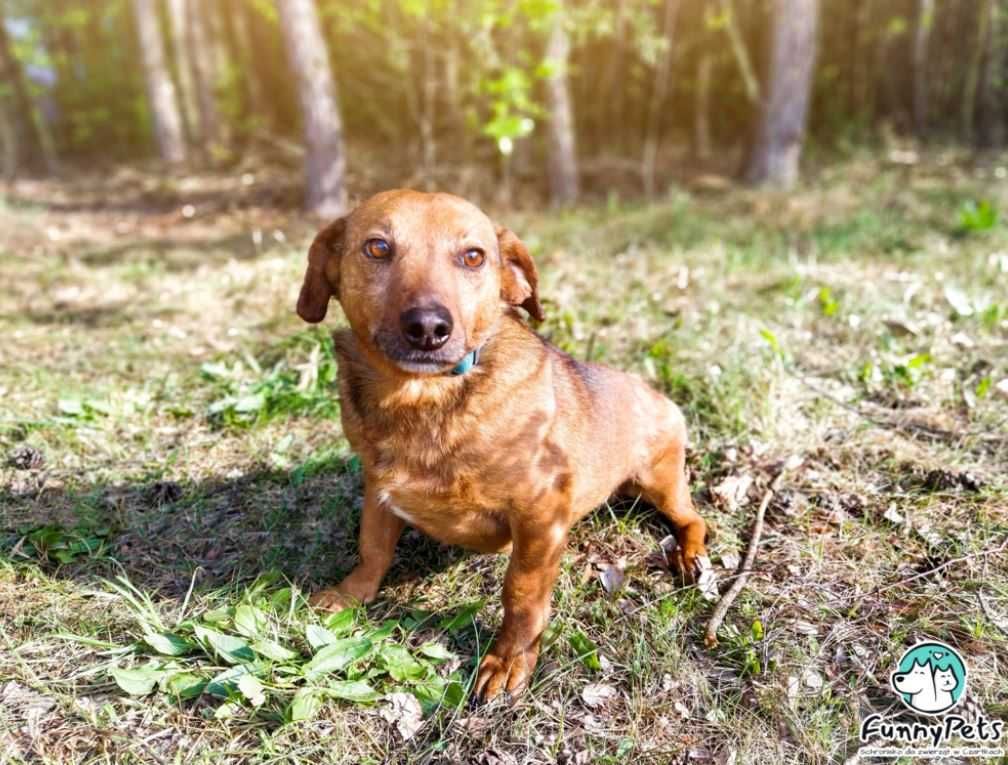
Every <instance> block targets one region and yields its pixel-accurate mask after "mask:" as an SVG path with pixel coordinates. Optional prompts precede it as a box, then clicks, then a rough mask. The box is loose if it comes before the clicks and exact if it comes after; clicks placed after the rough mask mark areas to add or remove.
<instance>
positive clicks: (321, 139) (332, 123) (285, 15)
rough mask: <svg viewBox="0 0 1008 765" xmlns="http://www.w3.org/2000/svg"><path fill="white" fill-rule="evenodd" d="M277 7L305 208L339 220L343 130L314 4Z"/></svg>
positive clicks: (303, 1)
mask: <svg viewBox="0 0 1008 765" xmlns="http://www.w3.org/2000/svg"><path fill="white" fill-rule="evenodd" d="M277 8H278V10H279V11H280V22H281V27H282V28H283V33H284V43H285V45H286V47H287V55H288V58H289V59H290V63H291V69H292V70H293V72H294V79H295V83H296V87H297V91H298V98H299V100H300V103H301V119H302V122H303V127H304V136H305V146H306V148H307V154H306V157H305V171H306V175H307V184H308V188H307V199H306V202H307V206H308V209H309V210H310V211H311V212H313V213H315V214H316V215H320V216H325V217H332V216H336V215H340V214H342V213H343V211H344V209H345V207H346V194H345V191H344V189H343V175H344V170H345V163H346V159H345V155H344V151H343V130H342V124H341V122H340V115H339V109H338V107H337V104H336V85H335V83H334V81H333V75H332V70H331V69H330V67H329V52H328V51H327V50H326V47H325V40H324V39H323V37H322V28H321V26H320V24H319V17H318V12H317V10H316V8H315V2H314V0H277Z"/></svg>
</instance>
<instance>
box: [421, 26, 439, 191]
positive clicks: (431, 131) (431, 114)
mask: <svg viewBox="0 0 1008 765" xmlns="http://www.w3.org/2000/svg"><path fill="white" fill-rule="evenodd" d="M423 30H424V31H423V34H424V37H425V38H426V39H427V41H428V42H427V44H426V45H422V46H421V50H420V58H421V71H422V72H423V82H422V83H421V89H420V96H421V98H420V125H419V127H420V163H421V173H422V175H423V185H424V190H425V191H433V190H434V186H435V183H436V179H435V177H434V176H435V168H436V166H437V115H438V108H437V95H438V78H437V69H436V67H435V65H434V43H433V38H434V33H435V32H434V27H433V25H432V24H431V23H430V21H429V20H426V21H425V22H424V27H423Z"/></svg>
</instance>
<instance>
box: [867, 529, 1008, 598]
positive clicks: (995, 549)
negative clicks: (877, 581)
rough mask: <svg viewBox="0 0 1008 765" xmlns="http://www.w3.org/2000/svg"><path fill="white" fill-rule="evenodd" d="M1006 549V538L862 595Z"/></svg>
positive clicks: (880, 590) (872, 593)
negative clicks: (978, 550)
mask: <svg viewBox="0 0 1008 765" xmlns="http://www.w3.org/2000/svg"><path fill="white" fill-rule="evenodd" d="M1006 549H1008V539H1005V541H1003V542H1002V543H1001V544H999V545H998V546H997V547H992V548H991V549H990V550H980V552H975V553H972V554H971V555H963V556H962V557H961V558H952V559H951V560H947V561H945V562H944V563H942V564H940V565H938V566H935V567H934V568H929V569H928V570H927V571H921V572H920V573H919V574H914V575H913V576H908V577H905V578H903V579H899V580H897V581H895V582H891V583H890V584H887V585H885V586H884V587H876V588H875V589H874V590H872V591H871V592H870V593H868V594H867V595H865V596H861V597H872V596H875V595H878V594H879V593H881V592H886V591H887V590H891V589H892V588H893V587H899V586H900V585H901V584H909V583H910V582H914V581H916V580H918V579H922V578H924V577H925V576H931V574H937V573H938V572H939V571H944V570H945V569H947V568H948V567H949V566H954V565H956V564H957V563H965V562H966V561H968V560H973V559H974V558H986V557H987V556H988V555H997V554H998V553H1002V552H1004V551H1005V550H1006Z"/></svg>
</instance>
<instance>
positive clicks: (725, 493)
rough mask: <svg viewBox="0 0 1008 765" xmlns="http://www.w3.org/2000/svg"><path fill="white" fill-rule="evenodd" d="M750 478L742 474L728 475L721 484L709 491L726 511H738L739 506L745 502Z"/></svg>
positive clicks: (750, 481)
mask: <svg viewBox="0 0 1008 765" xmlns="http://www.w3.org/2000/svg"><path fill="white" fill-rule="evenodd" d="M752 483H753V479H752V476H751V475H749V474H747V473H743V474H742V475H730V476H728V477H727V478H725V479H724V480H722V481H721V483H719V484H717V486H714V487H713V488H712V489H711V494H713V495H714V498H715V499H716V500H718V501H719V502H720V503H721V504H722V505H724V506H725V508H727V509H728V510H738V508H739V506H740V505H741V504H742V503H743V502H745V498H746V494H748V493H749V487H750V486H752Z"/></svg>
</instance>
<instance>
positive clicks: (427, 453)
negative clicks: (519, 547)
mask: <svg viewBox="0 0 1008 765" xmlns="http://www.w3.org/2000/svg"><path fill="white" fill-rule="evenodd" d="M445 446H446V445H445V444H444V443H443V442H442V441H440V440H439V439H438V438H437V436H436V435H435V434H430V433H428V434H427V436H426V438H416V439H412V438H411V439H408V440H404V439H394V438H389V439H376V440H375V441H372V442H371V444H370V445H369V447H370V448H369V451H370V452H371V456H372V458H373V459H372V460H369V462H370V466H369V468H370V469H369V471H368V481H369V482H371V483H373V485H374V489H375V492H376V495H377V497H378V500H379V502H381V503H382V504H383V505H384V506H385V507H386V508H387V509H388V510H389V511H390V512H392V513H394V514H395V515H397V516H399V517H400V518H402V520H404V521H405V522H406V523H408V524H409V525H411V526H414V527H416V528H418V529H420V530H421V531H423V532H424V533H426V534H428V535H429V536H432V537H434V538H435V539H438V540H440V541H442V542H446V543H448V544H457V545H462V546H464V547H469V548H471V549H476V550H481V551H493V550H499V549H501V548H502V547H504V546H505V545H506V544H507V542H508V540H509V538H510V534H509V532H508V527H507V524H506V521H505V513H504V511H505V509H506V508H507V507H508V506H509V505H510V504H511V503H512V502H513V501H514V496H513V495H514V494H515V493H520V491H521V483H520V482H516V481H511V482H501V481H497V480H492V479H490V476H489V475H488V473H487V471H488V470H489V471H491V472H494V473H495V472H496V471H497V469H498V468H497V467H495V465H494V463H495V459H494V457H493V455H492V453H491V454H490V455H489V456H488V455H487V453H486V451H484V448H485V445H484V444H481V443H478V442H467V443H464V444H455V445H454V446H453V448H450V449H446V448H445ZM404 447H405V448H404ZM488 479H490V480H488Z"/></svg>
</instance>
